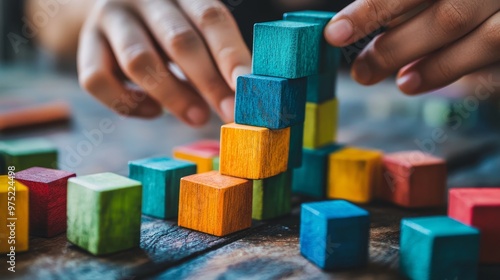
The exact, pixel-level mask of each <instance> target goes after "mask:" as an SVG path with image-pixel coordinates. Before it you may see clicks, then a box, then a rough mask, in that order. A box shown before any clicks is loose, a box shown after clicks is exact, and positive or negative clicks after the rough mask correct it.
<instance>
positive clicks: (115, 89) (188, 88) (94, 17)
mask: <svg viewBox="0 0 500 280" xmlns="http://www.w3.org/2000/svg"><path fill="white" fill-rule="evenodd" d="M171 62H173V63H175V64H176V65H178V66H179V68H180V69H181V70H182V71H183V73H184V74H185V76H186V78H187V81H183V80H182V79H179V78H178V77H176V75H173V74H172V68H171V67H168V64H169V63H171ZM250 65H251V56H250V52H249V50H248V48H247V47H246V45H245V43H244V41H243V39H242V37H241V34H240V32H239V30H238V26H237V25H236V22H235V21H234V19H233V17H232V15H231V13H230V12H229V11H228V10H227V9H226V7H225V6H224V4H223V3H221V2H220V1H218V0H99V1H98V2H97V3H96V4H95V6H94V8H93V11H92V13H91V15H90V16H89V18H88V19H87V20H86V22H85V24H84V26H83V27H82V31H81V34H80V42H79V48H78V74H79V79H80V83H81V85H82V87H83V88H84V89H86V90H87V91H89V92H90V93H91V94H93V95H94V96H95V97H96V98H97V99H99V100H100V101H101V102H103V103H104V104H106V105H107V106H109V107H111V108H112V109H113V110H115V111H117V112H119V113H121V114H124V115H131V116H137V117H154V116H157V115H159V114H160V113H161V107H165V108H167V109H168V110H169V111H170V112H171V113H172V114H174V115H175V116H176V117H178V118H179V119H181V120H182V121H184V122H186V123H188V124H189V125H192V126H199V125H202V124H204V123H205V122H206V121H207V120H208V118H209V115H210V110H209V106H211V107H212V108H213V109H214V110H215V111H216V112H217V113H218V115H219V116H220V117H221V118H222V119H223V120H224V121H226V122H230V121H232V119H233V114H234V112H233V110H234V88H235V81H236V77H237V76H239V75H242V74H246V73H249V72H250V71H251V69H250ZM127 80H129V81H131V82H133V83H134V84H135V85H136V87H135V89H134V87H130V86H129V85H128V84H129V83H127ZM137 86H138V89H137Z"/></svg>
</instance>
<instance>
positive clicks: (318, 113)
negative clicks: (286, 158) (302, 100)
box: [304, 99, 338, 149]
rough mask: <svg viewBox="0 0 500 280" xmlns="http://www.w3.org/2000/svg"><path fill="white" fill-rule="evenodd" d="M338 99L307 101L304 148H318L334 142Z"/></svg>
mask: <svg viewBox="0 0 500 280" xmlns="http://www.w3.org/2000/svg"><path fill="white" fill-rule="evenodd" d="M337 118H338V103H337V99H331V100H329V101H326V102H323V103H320V104H316V103H311V102H307V103H306V120H305V123H304V148H309V149H316V148H319V147H321V146H324V145H327V144H330V143H332V142H333V141H334V140H335V137H336V134H337Z"/></svg>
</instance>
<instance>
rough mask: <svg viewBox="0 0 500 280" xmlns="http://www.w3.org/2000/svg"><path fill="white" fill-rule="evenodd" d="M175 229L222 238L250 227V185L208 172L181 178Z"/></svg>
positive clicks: (245, 181) (241, 180) (249, 183)
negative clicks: (176, 226)
mask: <svg viewBox="0 0 500 280" xmlns="http://www.w3.org/2000/svg"><path fill="white" fill-rule="evenodd" d="M178 223H179V226H181V227H185V228H189V229H193V230H197V231H201V232H204V233H208V234H212V235H216V236H224V235H228V234H230V233H233V232H236V231H240V230H243V229H246V228H249V227H250V226H251V225H252V182H251V181H249V180H245V179H240V178H234V177H230V176H224V175H221V174H220V173H218V172H217V171H210V172H207V173H201V174H196V175H191V176H187V177H184V178H182V179H181V190H180V199H179V220H178Z"/></svg>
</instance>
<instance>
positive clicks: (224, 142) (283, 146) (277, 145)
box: [220, 123, 290, 179]
mask: <svg viewBox="0 0 500 280" xmlns="http://www.w3.org/2000/svg"><path fill="white" fill-rule="evenodd" d="M289 146H290V128H289V127H287V128H284V129H279V130H270V129H267V128H263V127H256V126H248V125H241V124H235V123H231V124H226V125H223V126H222V128H221V153H220V173H221V174H223V175H228V176H234V177H240V178H245V179H264V178H268V177H272V176H275V175H278V174H280V173H283V172H285V171H286V170H287V164H288V151H289Z"/></svg>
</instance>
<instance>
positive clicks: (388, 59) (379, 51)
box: [371, 36, 396, 69]
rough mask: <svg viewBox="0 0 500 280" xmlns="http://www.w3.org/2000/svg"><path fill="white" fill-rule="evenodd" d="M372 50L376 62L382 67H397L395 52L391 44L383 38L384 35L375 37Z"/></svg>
mask: <svg viewBox="0 0 500 280" xmlns="http://www.w3.org/2000/svg"><path fill="white" fill-rule="evenodd" d="M371 52H372V54H371V55H372V57H373V59H374V61H375V63H376V64H377V65H378V66H379V67H381V68H382V69H392V68H394V67H396V62H395V58H394V52H393V50H392V48H391V46H389V45H388V44H387V43H386V41H385V40H383V36H378V37H376V38H375V39H373V46H372V51H371Z"/></svg>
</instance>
